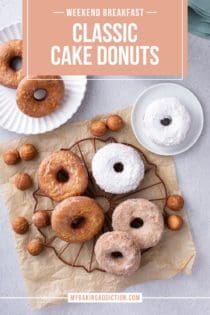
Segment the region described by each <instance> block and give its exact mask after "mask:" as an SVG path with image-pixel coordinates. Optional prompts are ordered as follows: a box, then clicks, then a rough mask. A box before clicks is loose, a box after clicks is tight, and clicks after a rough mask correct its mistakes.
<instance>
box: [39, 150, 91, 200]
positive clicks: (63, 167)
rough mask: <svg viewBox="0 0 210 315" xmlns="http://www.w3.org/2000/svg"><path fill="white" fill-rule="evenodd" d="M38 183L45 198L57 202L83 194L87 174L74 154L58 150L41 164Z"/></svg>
mask: <svg viewBox="0 0 210 315" xmlns="http://www.w3.org/2000/svg"><path fill="white" fill-rule="evenodd" d="M38 182H39V187H40V189H41V190H42V191H43V192H44V193H45V194H46V195H47V196H49V197H50V198H52V199H53V200H55V201H57V202H59V201H62V200H63V199H66V198H68V197H71V196H78V195H81V194H83V193H84V192H85V190H86V188H87V185H88V173H87V170H86V168H85V166H84V164H83V162H82V161H81V159H80V158H79V157H78V156H77V155H76V154H74V153H72V152H70V151H64V150H60V151H58V152H54V153H52V154H50V155H49V156H47V157H46V158H45V159H44V160H43V161H42V162H41V164H40V166H39V169H38Z"/></svg>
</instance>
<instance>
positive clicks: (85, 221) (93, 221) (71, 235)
mask: <svg viewBox="0 0 210 315" xmlns="http://www.w3.org/2000/svg"><path fill="white" fill-rule="evenodd" d="M51 222H52V229H53V230H54V231H55V233H56V235H57V236H58V237H59V238H61V239H62V240H64V241H66V242H70V243H81V242H85V241H89V240H91V239H92V238H93V237H94V236H95V235H97V234H98V233H99V232H100V231H101V229H102V226H103V223H104V212H103V209H102V208H101V207H100V206H99V205H98V204H97V203H96V202H95V201H94V200H93V199H91V198H88V197H83V196H79V197H71V198H68V199H65V200H64V201H62V202H61V203H59V204H58V205H57V206H56V208H55V209H54V211H53V213H52V218H51Z"/></svg>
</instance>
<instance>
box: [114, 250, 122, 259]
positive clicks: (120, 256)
mask: <svg viewBox="0 0 210 315" xmlns="http://www.w3.org/2000/svg"><path fill="white" fill-rule="evenodd" d="M111 258H113V259H119V258H123V254H122V253H121V252H118V251H116V252H112V253H111Z"/></svg>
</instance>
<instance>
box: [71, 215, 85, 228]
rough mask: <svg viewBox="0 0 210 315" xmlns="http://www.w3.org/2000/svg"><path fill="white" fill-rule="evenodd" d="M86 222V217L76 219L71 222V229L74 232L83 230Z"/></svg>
mask: <svg viewBox="0 0 210 315" xmlns="http://www.w3.org/2000/svg"><path fill="white" fill-rule="evenodd" d="M85 221H86V220H85V217H83V216H78V217H75V218H73V219H72V221H71V228H72V229H73V230H78V229H81V228H82V227H83V226H84V224H85Z"/></svg>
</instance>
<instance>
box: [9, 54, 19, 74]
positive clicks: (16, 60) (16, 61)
mask: <svg viewBox="0 0 210 315" xmlns="http://www.w3.org/2000/svg"><path fill="white" fill-rule="evenodd" d="M9 66H10V68H12V70H14V71H19V70H20V69H21V68H22V57H20V56H15V57H13V58H12V59H11V60H10V63H9Z"/></svg>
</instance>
